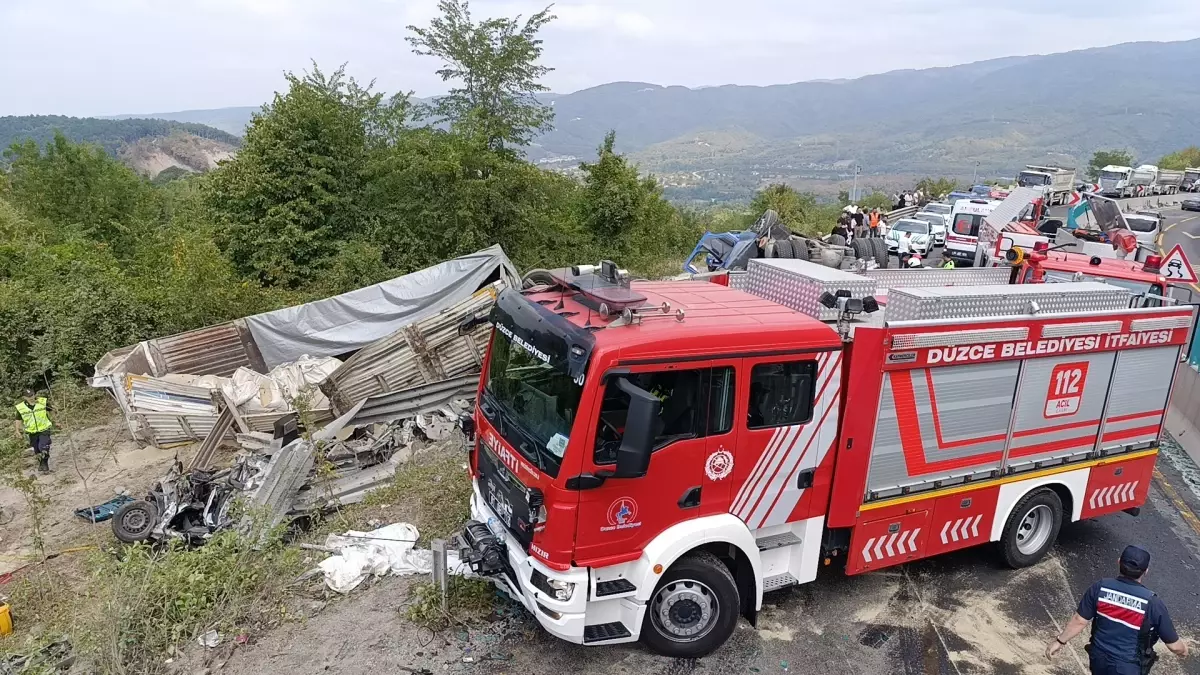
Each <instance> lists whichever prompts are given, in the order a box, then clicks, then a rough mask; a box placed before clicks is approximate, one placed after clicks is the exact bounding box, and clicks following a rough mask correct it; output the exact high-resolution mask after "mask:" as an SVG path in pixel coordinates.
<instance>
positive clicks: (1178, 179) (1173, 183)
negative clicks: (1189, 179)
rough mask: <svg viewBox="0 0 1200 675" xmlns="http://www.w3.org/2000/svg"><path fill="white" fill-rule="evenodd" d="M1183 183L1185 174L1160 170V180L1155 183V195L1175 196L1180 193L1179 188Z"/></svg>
mask: <svg viewBox="0 0 1200 675" xmlns="http://www.w3.org/2000/svg"><path fill="white" fill-rule="evenodd" d="M1182 183H1183V172H1182V171H1175V170H1172V169H1159V170H1158V180H1157V181H1155V183H1154V194H1156V195H1173V194H1175V193H1176V192H1179V186H1180V185H1181V184H1182Z"/></svg>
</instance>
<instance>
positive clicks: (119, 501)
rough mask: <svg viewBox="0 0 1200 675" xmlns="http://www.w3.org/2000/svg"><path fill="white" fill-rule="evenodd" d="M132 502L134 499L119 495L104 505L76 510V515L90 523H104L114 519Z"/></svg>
mask: <svg viewBox="0 0 1200 675" xmlns="http://www.w3.org/2000/svg"><path fill="white" fill-rule="evenodd" d="M131 501H133V497H130V496H129V495H127V494H118V495H117V496H116V497H113V498H112V499H110V500H108V501H106V502H104V503H103V504H97V505H95V506H85V507H83V508H81V509H75V515H76V516H78V517H80V518H82V519H84V520H86V521H87V522H89V523H103V522H104V521H106V520H109V519H110V518H112V517H113V514H114V513H116V512H117V511H118V510H119V509H120V508H121V507H122V506H124V505H125V504H128V503H129V502H131Z"/></svg>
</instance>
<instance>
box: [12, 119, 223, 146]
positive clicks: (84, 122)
mask: <svg viewBox="0 0 1200 675" xmlns="http://www.w3.org/2000/svg"><path fill="white" fill-rule="evenodd" d="M56 130H57V131H61V132H62V133H63V135H64V136H66V137H67V138H68V139H70V140H72V141H75V142H77V143H94V144H96V145H99V146H101V147H103V148H104V149H105V150H107V151H108V152H109V153H110V154H112V155H114V156H116V155H118V154H120V153H121V151H122V150H123V149H124V148H125V147H126V146H129V145H133V144H135V143H137V142H138V141H141V140H142V139H149V138H158V137H163V136H170V135H171V134H172V133H178V132H183V133H187V134H191V135H193V136H199V137H200V138H206V139H209V140H211V141H216V142H218V143H223V144H225V145H229V146H232V147H237V146H238V145H239V144H240V143H241V139H239V138H238V137H237V136H234V135H232V134H229V133H226V132H224V131H221V130H220V129H214V128H212V127H210V126H206V125H203V124H189V123H185V122H172V121H168V120H157V119H123V120H107V119H97V118H95V117H64V116H62V115H26V116H23V117H11V116H10V117H0V150H2V149H4V148H7V147H8V146H10V145H12V144H13V143H21V142H24V141H26V140H33V141H35V142H37V143H38V144H39V145H44V144H45V143H46V141H49V140H51V139H52V138H54V132H55V131H56Z"/></svg>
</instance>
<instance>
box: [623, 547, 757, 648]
mask: <svg viewBox="0 0 1200 675" xmlns="http://www.w3.org/2000/svg"><path fill="white" fill-rule="evenodd" d="M740 607H741V599H740V596H739V595H738V589H737V583H736V582H735V581H734V580H733V575H732V574H731V573H730V572H729V568H728V567H726V566H725V563H723V562H721V560H720V559H719V558H717V557H716V556H715V555H713V554H711V553H707V552H704V551H695V552H693V553H689V554H687V555H685V556H683V557H682V558H680V559H679V560H678V561H676V563H675V564H674V565H672V566H671V568H670V569H669V570H667V573H666V574H664V575H663V578H662V581H660V582H659V583H658V587H657V588H655V589H654V595H653V596H651V597H650V604H649V605H648V606H647V607H646V618H645V619H644V620H643V623H642V641H643V642H645V643H646V645H647V646H648V647H650V648H651V649H653V650H654V651H656V652H658V653H659V654H662V655H664V656H673V657H676V658H698V657H701V656H706V655H708V654H711V653H712V652H713V651H714V650H716V649H717V648H718V647H720V646H721V645H723V644H725V641H726V640H728V639H729V636H730V635H733V630H734V628H736V627H737V620H738V611H739V608H740Z"/></svg>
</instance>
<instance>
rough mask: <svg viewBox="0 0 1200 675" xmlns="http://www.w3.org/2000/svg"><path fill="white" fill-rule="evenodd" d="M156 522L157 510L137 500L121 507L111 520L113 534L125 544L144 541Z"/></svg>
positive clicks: (145, 502) (149, 504)
mask: <svg viewBox="0 0 1200 675" xmlns="http://www.w3.org/2000/svg"><path fill="white" fill-rule="evenodd" d="M156 522H158V508H156V507H155V506H154V504H151V503H150V502H147V501H143V500H138V501H136V502H129V503H128V504H126V505H124V506H122V507H121V508H120V510H118V511H117V514H116V515H115V516H113V519H112V529H113V534H114V535H116V537H117V539H120V540H121V541H123V542H125V543H126V544H133V543H136V542H139V541H146V540H147V539H149V538H150V532H152V531H153V530H154V524H155V523H156Z"/></svg>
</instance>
